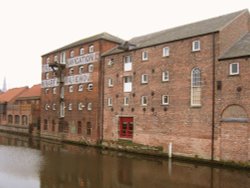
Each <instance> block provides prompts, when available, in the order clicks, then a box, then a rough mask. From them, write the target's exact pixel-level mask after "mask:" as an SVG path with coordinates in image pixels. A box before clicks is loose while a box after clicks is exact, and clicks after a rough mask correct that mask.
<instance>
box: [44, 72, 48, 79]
mask: <svg viewBox="0 0 250 188" xmlns="http://www.w3.org/2000/svg"><path fill="white" fill-rule="evenodd" d="M45 79H46V80H48V79H49V73H48V72H46V73H45Z"/></svg>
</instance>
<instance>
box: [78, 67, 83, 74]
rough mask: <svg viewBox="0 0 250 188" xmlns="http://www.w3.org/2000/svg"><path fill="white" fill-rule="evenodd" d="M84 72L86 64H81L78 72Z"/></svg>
mask: <svg viewBox="0 0 250 188" xmlns="http://www.w3.org/2000/svg"><path fill="white" fill-rule="evenodd" d="M83 72H84V66H83V65H81V66H79V68H78V73H79V74H83Z"/></svg>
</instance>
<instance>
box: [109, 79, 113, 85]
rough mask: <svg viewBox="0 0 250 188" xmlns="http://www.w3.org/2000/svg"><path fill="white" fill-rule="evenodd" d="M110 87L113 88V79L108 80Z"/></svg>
mask: <svg viewBox="0 0 250 188" xmlns="http://www.w3.org/2000/svg"><path fill="white" fill-rule="evenodd" d="M108 86H109V87H113V79H112V78H109V79H108Z"/></svg>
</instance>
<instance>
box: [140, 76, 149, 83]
mask: <svg viewBox="0 0 250 188" xmlns="http://www.w3.org/2000/svg"><path fill="white" fill-rule="evenodd" d="M141 83H142V84H147V83H148V75H147V74H142V75H141Z"/></svg>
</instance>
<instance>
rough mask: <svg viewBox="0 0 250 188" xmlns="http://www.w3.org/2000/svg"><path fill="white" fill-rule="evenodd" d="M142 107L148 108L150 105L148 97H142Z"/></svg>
mask: <svg viewBox="0 0 250 188" xmlns="http://www.w3.org/2000/svg"><path fill="white" fill-rule="evenodd" d="M141 105H142V106H147V105H148V97H146V96H142V97H141Z"/></svg>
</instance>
